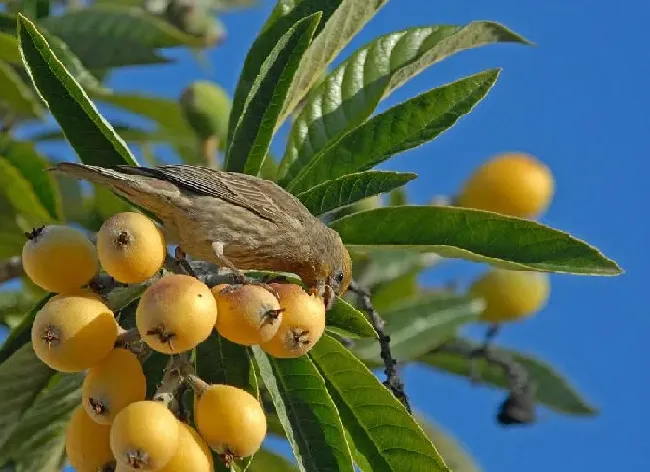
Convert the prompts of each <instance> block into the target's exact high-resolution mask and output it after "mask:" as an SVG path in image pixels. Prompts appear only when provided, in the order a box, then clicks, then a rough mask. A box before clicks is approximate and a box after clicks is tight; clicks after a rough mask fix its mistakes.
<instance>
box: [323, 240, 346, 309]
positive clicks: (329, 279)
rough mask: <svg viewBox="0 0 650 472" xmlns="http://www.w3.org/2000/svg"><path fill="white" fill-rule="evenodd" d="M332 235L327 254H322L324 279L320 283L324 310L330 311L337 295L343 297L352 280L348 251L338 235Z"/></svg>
mask: <svg viewBox="0 0 650 472" xmlns="http://www.w3.org/2000/svg"><path fill="white" fill-rule="evenodd" d="M332 233H334V234H333V235H332V236H333V238H332V239H333V240H334V241H332V243H333V244H331V245H330V247H329V250H328V251H327V253H324V254H323V257H324V258H325V264H324V277H323V279H324V280H323V281H322V282H321V283H322V284H323V285H324V286H323V287H322V290H323V299H324V300H325V307H326V309H328V310H329V309H330V308H331V307H332V305H333V304H334V301H335V300H336V296H337V295H339V296H340V295H343V294H344V293H345V291H346V290H347V289H348V286H349V285H350V279H351V278H352V260H351V259H350V254H349V253H348V250H347V249H346V248H345V246H344V245H343V242H342V241H341V238H340V237H339V235H338V234H337V233H336V232H334V231H332Z"/></svg>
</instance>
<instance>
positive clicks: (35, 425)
mask: <svg viewBox="0 0 650 472" xmlns="http://www.w3.org/2000/svg"><path fill="white" fill-rule="evenodd" d="M57 375H59V376H60V377H61V378H60V379H59V380H58V381H57V382H56V383H55V384H54V385H53V386H51V387H48V388H47V390H45V391H44V392H43V393H42V394H41V395H39V397H38V398H37V399H36V401H35V402H34V404H33V405H32V406H31V407H30V408H29V409H28V410H27V411H26V412H25V414H24V415H23V416H22V418H21V420H20V423H19V425H18V427H17V428H16V429H15V430H14V432H13V434H12V436H11V439H10V440H9V441H8V442H7V444H6V445H5V447H4V448H3V450H2V451H0V456H4V457H9V458H11V459H12V460H13V461H14V462H15V463H16V464H17V470H19V471H39V472H40V471H43V472H50V471H51V472H57V471H59V470H61V463H62V462H63V456H64V454H65V428H66V426H67V424H68V422H69V421H70V417H71V416H72V412H73V411H74V409H75V408H76V407H77V406H78V405H79V404H80V402H81V384H82V382H83V378H84V376H83V374H81V373H80V374H68V375H63V374H57Z"/></svg>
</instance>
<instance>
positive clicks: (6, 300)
mask: <svg viewBox="0 0 650 472" xmlns="http://www.w3.org/2000/svg"><path fill="white" fill-rule="evenodd" d="M35 301H36V300H34V296H33V295H32V294H31V293H29V292H27V291H25V290H15V291H9V290H6V291H2V292H0V324H2V323H5V324H7V319H8V318H11V317H14V316H21V317H22V316H23V315H24V314H25V313H29V311H30V310H31V308H32V307H33V306H34V302H35Z"/></svg>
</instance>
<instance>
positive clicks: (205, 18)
mask: <svg viewBox="0 0 650 472" xmlns="http://www.w3.org/2000/svg"><path fill="white" fill-rule="evenodd" d="M165 17H166V18H167V21H169V22H170V23H171V24H172V25H174V26H176V27H177V28H178V29H180V30H181V31H183V32H184V33H187V34H189V35H191V36H196V37H197V38H201V39H202V40H203V45H204V46H214V45H215V44H218V43H221V42H223V40H224V39H225V37H226V28H225V27H224V25H223V23H222V22H221V21H220V20H218V19H217V18H215V17H214V16H212V14H211V13H210V10H209V9H208V8H206V7H205V6H203V5H201V4H200V3H199V2H196V1H191V0H171V1H170V2H169V4H168V5H167V9H166V11H165Z"/></svg>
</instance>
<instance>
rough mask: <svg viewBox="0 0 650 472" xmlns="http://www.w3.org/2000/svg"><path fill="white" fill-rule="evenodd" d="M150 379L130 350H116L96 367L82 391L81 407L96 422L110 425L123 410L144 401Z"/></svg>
mask: <svg viewBox="0 0 650 472" xmlns="http://www.w3.org/2000/svg"><path fill="white" fill-rule="evenodd" d="M146 393H147V379H146V377H145V376H144V373H143V372H142V365H141V364H140V361H139V360H138V358H137V357H136V355H135V354H133V353H132V352H131V351H129V350H128V349H122V348H116V349H113V351H111V353H110V354H109V355H108V356H106V358H105V359H104V360H103V361H101V362H100V363H99V364H97V365H95V366H93V367H92V368H91V369H90V370H89V371H88V374H87V375H86V378H85V379H84V382H83V386H82V389H81V398H82V404H83V406H84V408H85V409H86V412H87V413H88V415H89V416H90V417H91V418H92V419H93V420H94V421H96V422H97V423H102V424H111V423H112V422H113V420H114V419H115V415H117V414H118V413H119V412H120V411H121V410H122V409H123V408H125V407H126V406H128V405H130V404H131V403H134V402H137V401H141V400H144V398H145V395H146Z"/></svg>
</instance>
